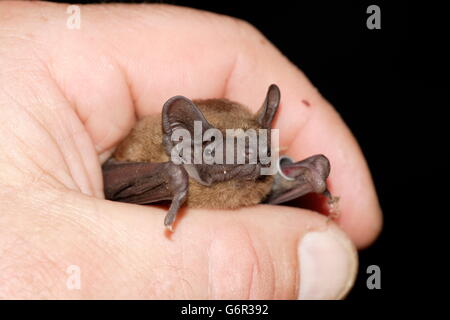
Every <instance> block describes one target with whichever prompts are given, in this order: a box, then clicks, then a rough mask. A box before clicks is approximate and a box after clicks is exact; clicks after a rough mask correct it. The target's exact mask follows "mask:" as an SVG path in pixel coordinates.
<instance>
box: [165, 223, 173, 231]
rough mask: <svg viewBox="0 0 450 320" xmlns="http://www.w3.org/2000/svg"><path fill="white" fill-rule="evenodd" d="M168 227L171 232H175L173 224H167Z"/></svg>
mask: <svg viewBox="0 0 450 320" xmlns="http://www.w3.org/2000/svg"><path fill="white" fill-rule="evenodd" d="M165 227H166V229H167V230H169V231H170V232H173V227H172V225H171V224H169V225H165Z"/></svg>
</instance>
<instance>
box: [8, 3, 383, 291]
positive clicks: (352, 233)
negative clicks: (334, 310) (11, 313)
mask: <svg viewBox="0 0 450 320" xmlns="http://www.w3.org/2000/svg"><path fill="white" fill-rule="evenodd" d="M80 7H81V28H80V29H79V30H77V29H75V30H71V29H69V28H67V27H66V20H67V17H68V14H67V13H66V9H67V5H64V4H51V3H29V2H24V3H22V2H2V3H0V21H1V25H0V43H1V45H0V70H1V73H0V83H1V86H2V87H1V89H0V110H1V112H2V119H1V121H0V136H1V137H2V139H1V140H0V185H1V187H0V207H1V215H0V221H1V222H0V223H1V225H2V228H1V231H0V253H1V260H0V270H1V272H0V297H2V298H149V299H153V298H162V299H172V298H181V299H185V298H186V299H202V298H233V299H239V298H241V299H246V298H251V299H270V298H277V299H286V298H289V299H292V298H297V297H300V298H306V299H308V298H310V299H313V298H330V299H332V298H341V297H343V296H345V294H346V293H347V292H348V290H349V289H350V288H351V286H352V284H353V281H354V277H355V275H356V269H357V256H356V251H355V249H354V247H353V244H354V245H356V247H359V248H361V247H365V246H367V245H369V244H370V243H371V242H372V241H373V240H374V239H375V238H376V236H377V234H378V233H379V230H380V228H381V212H380V209H379V205H378V200H377V197H376V194H375V191H374V187H373V183H372V181H371V177H370V174H369V171H368V169H367V166H366V163H365V160H364V158H363V155H362V153H361V151H360V149H359V147H358V145H357V143H356V141H355V139H354V138H353V136H352V135H351V133H350V131H349V130H348V128H347V127H346V126H345V124H344V123H343V121H342V120H341V119H340V117H339V116H338V114H337V113H336V112H335V111H334V109H333V108H332V107H331V106H330V105H329V103H328V102H326V101H325V100H324V99H323V98H322V97H321V96H320V94H319V93H318V92H317V90H316V89H315V88H314V87H313V86H312V85H311V84H310V82H309V81H308V80H307V79H306V77H305V76H304V75H303V74H302V73H301V72H300V71H299V70H298V69H297V68H296V67H295V66H294V65H292V64H291V63H290V62H289V61H288V60H287V59H286V58H285V57H283V56H282V55H281V53H280V52H279V51H277V49H276V48H274V47H273V45H271V44H270V43H269V42H268V41H267V39H265V38H264V37H263V36H262V35H261V34H260V33H259V32H258V31H256V30H255V29H254V28H253V27H252V26H250V25H248V24H247V23H245V22H242V21H239V20H236V19H233V18H229V17H224V16H219V15H215V14H211V13H206V12H201V11H196V10H192V9H186V8H178V7H172V6H166V5H135V6H130V5H96V6H80ZM270 83H277V84H278V86H279V87H280V88H281V91H282V100H281V107H280V110H279V114H278V116H277V118H276V121H275V124H274V127H275V128H280V140H281V141H280V144H281V146H286V147H287V148H288V149H287V154H288V155H290V156H291V157H292V158H295V159H302V158H305V157H307V156H309V155H311V154H316V153H323V154H325V155H326V156H327V157H328V158H329V159H330V162H331V164H332V171H331V174H330V178H329V181H330V185H331V191H332V192H333V193H334V194H335V195H338V196H340V197H341V200H340V203H339V205H340V210H341V215H340V218H339V220H338V224H339V226H337V225H335V224H334V223H327V222H326V217H324V216H322V215H320V214H318V213H316V212H313V211H309V210H305V209H299V208H292V207H285V206H269V205H260V206H256V207H251V208H243V209H240V210H237V211H225V210H221V211H219V210H214V212H212V210H194V209H188V210H185V213H184V214H183V215H182V217H181V219H179V220H180V221H179V223H178V224H177V227H176V231H175V233H174V234H173V235H171V236H170V237H168V236H167V235H166V233H165V231H164V228H163V219H164V216H165V209H162V208H159V207H157V206H138V205H131V204H124V203H116V202H111V201H106V200H104V199H103V192H102V188H103V187H102V175H101V168H100V165H101V162H102V161H104V160H105V159H106V158H107V157H108V156H109V155H110V154H111V151H112V150H113V148H114V147H115V146H116V145H117V144H118V142H119V141H121V139H123V138H124V137H125V136H126V134H127V133H128V132H129V130H130V129H131V128H132V126H133V124H134V123H135V121H136V119H137V118H140V117H142V116H144V115H147V114H149V113H157V112H160V111H161V107H162V105H163V103H164V102H165V101H166V100H167V98H169V97H171V96H174V95H178V94H182V95H185V96H187V97H190V98H208V97H227V98H229V99H231V100H235V101H239V102H241V103H243V104H245V105H247V106H249V107H250V108H253V109H254V110H256V109H257V108H258V107H259V105H260V104H261V101H260V100H261V96H262V94H263V93H264V92H265V90H266V89H267V87H268V85H269V84H270ZM302 100H306V101H308V102H309V104H310V106H306V105H305V104H304V103H302ZM352 243H353V244H352ZM71 265H75V266H78V267H79V268H80V270H81V288H80V290H69V289H68V287H67V279H68V277H69V275H68V274H67V273H66V270H67V268H68V267H69V266H71Z"/></svg>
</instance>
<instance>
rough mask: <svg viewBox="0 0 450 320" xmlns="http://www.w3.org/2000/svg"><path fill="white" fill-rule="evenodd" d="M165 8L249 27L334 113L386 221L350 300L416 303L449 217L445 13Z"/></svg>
mask: <svg viewBox="0 0 450 320" xmlns="http://www.w3.org/2000/svg"><path fill="white" fill-rule="evenodd" d="M85 2H95V1H85ZM102 2H109V1H102ZM121 2H125V1H121ZM135 2H146V1H135ZM162 2H163V3H168V4H176V5H183V6H189V7H194V8H199V9H203V10H208V11H213V12H217V13H222V14H226V15H231V16H235V17H238V18H241V19H244V20H247V21H249V22H250V23H252V24H253V25H255V26H256V27H257V28H258V29H259V30H260V31H261V32H262V33H264V34H265V36H266V37H267V38H268V39H269V40H270V41H272V42H273V43H274V44H275V45H276V46H277V47H278V48H279V49H280V50H281V51H282V52H283V53H284V54H285V55H286V56H287V57H288V58H289V59H290V60H291V61H292V62H293V63H294V64H296V65H297V66H298V67H299V68H300V69H302V70H303V71H304V72H305V73H306V75H307V76H308V77H309V78H310V80H311V81H312V82H313V84H314V85H315V86H316V87H317V88H318V89H319V91H320V92H321V93H322V95H323V96H324V97H325V98H326V99H328V100H329V101H330V102H331V103H332V104H333V105H334V107H335V108H336V109H337V110H338V112H339V113H340V114H341V115H342V117H343V119H344V120H345V122H346V123H347V124H348V126H349V127H350V128H351V130H352V131H353V133H354V135H355V136H356V138H357V139H358V141H359V143H360V145H361V147H362V149H363V152H364V154H365V156H366V158H367V160H368V163H369V166H370V169H371V172H372V175H373V178H374V181H375V185H376V189H377V192H378V195H379V198H380V202H381V206H382V209H383V212H384V228H383V231H382V234H381V235H380V237H379V239H378V240H377V241H376V242H375V243H374V244H373V245H372V246H371V247H370V248H368V249H365V250H363V251H361V252H360V271H359V276H358V279H357V281H356V284H355V287H354V289H353V290H352V291H351V293H350V294H349V296H348V300H366V301H367V300H369V301H371V300H372V299H386V298H394V299H396V298H399V297H400V296H402V295H409V294H411V293H413V294H415V291H414V288H415V287H416V283H421V282H424V281H426V279H423V278H421V273H420V272H418V271H419V270H418V269H420V268H421V266H420V265H419V260H422V259H431V262H432V263H434V261H435V258H434V257H433V256H432V254H431V251H430V250H429V244H425V243H423V242H422V240H423V234H424V233H427V238H428V240H431V241H430V243H433V242H437V241H440V239H439V237H440V236H439V234H438V233H437V232H436V233H434V232H428V231H430V230H431V228H434V227H435V226H433V227H432V226H431V223H430V221H431V220H432V219H433V217H435V216H436V215H438V214H442V210H439V209H438V208H437V206H436V204H439V203H440V202H443V200H445V193H446V190H445V189H441V187H439V184H438V183H437V181H439V180H444V178H443V174H444V173H445V170H444V169H445V167H446V166H447V165H448V163H449V161H448V156H447V155H446V154H445V153H444V152H445V147H446V145H445V144H443V141H444V137H445V131H446V130H445V125H444V121H445V118H444V116H443V112H444V110H445V109H446V108H447V107H448V84H447V82H444V79H445V78H444V77H441V76H440V75H445V74H446V73H445V71H446V66H444V64H443V63H442V61H443V59H442V58H443V57H446V53H445V52H444V51H443V46H441V48H439V44H443V43H444V42H446V41H447V42H448V35H446V37H443V36H441V33H440V30H439V28H440V26H441V25H440V23H441V22H442V20H440V19H439V17H435V16H436V14H437V13H439V11H443V9H442V8H439V6H436V5H428V6H425V5H421V6H420V7H417V6H414V5H413V4H412V3H410V2H406V1H391V2H389V3H387V2H381V1H370V2H367V1H360V2H354V1H327V2H325V1H284V2H283V1H276V2H273V1H271V2H267V3H263V2H262V1H258V2H252V3H249V2H246V1H205V2H201V1H162ZM393 2H395V3H393ZM78 3H80V2H78ZM371 4H376V5H378V6H379V7H380V8H381V30H369V29H367V27H366V19H367V17H368V14H367V13H366V8H367V7H368V6H369V5H371ZM416 10H418V11H419V16H418V18H417V17H415V18H414V19H413V18H412V11H416ZM443 12H444V11H443ZM429 14H432V15H433V17H431V18H430V15H429ZM443 18H445V17H443ZM413 27H414V29H417V31H416V30H414V31H413ZM419 38H421V40H419ZM435 40H437V41H436V42H434V41H435ZM435 43H438V47H436V46H435ZM440 140H442V142H441V141H440ZM443 146H445V147H444V148H443ZM443 149H444V150H443ZM361 210H364V208H361ZM433 220H434V219H433ZM422 247H423V250H422ZM419 248H420V249H421V252H420V257H419V256H418V255H417V254H416V250H418V249H419ZM372 264H375V265H378V266H380V268H381V287H382V289H381V290H368V289H367V287H366V279H367V274H366V268H367V267H368V266H369V265H372ZM422 277H423V275H422Z"/></svg>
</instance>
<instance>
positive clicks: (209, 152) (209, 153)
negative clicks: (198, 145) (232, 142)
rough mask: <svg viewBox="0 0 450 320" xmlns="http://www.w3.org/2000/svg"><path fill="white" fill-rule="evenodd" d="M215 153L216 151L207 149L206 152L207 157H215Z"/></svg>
mask: <svg viewBox="0 0 450 320" xmlns="http://www.w3.org/2000/svg"><path fill="white" fill-rule="evenodd" d="M215 154H216V153H215V151H214V150H211V149H206V150H205V155H206V156H207V157H214V156H215Z"/></svg>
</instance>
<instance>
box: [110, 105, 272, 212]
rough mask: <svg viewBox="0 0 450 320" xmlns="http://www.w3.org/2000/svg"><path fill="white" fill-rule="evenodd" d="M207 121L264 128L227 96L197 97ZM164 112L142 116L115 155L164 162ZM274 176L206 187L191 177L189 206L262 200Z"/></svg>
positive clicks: (234, 205) (213, 206)
mask: <svg viewBox="0 0 450 320" xmlns="http://www.w3.org/2000/svg"><path fill="white" fill-rule="evenodd" d="M194 103H195V104H196V105H197V106H198V107H199V109H200V110H201V111H202V113H203V115H204V116H205V118H206V119H207V120H208V122H209V123H210V124H211V125H213V126H214V127H216V128H218V129H219V130H223V134H225V131H224V130H225V129H237V128H242V129H244V130H247V129H250V128H252V129H258V128H261V127H260V125H259V124H258V122H257V121H256V120H255V116H254V115H253V114H252V113H251V112H250V111H249V110H248V109H247V108H246V107H244V106H242V105H240V104H238V103H235V102H231V101H229V100H226V99H209V100H195V101H194ZM162 136H163V132H162V126H161V115H160V114H159V115H151V116H147V117H145V118H143V119H141V120H140V121H139V122H138V123H137V124H136V126H135V127H134V128H133V130H132V131H131V133H130V134H129V135H128V137H127V138H125V140H124V141H122V143H121V144H119V146H118V147H117V149H116V151H115V153H114V157H115V158H116V159H117V160H120V161H139V162H165V161H169V157H168V156H167V154H166V153H165V151H164V148H163V146H162ZM272 183H273V177H272V176H261V177H259V178H258V179H257V180H256V181H255V180H230V181H225V182H219V183H215V184H213V185H212V186H210V187H206V186H203V185H201V184H199V183H197V182H196V181H194V180H193V179H189V191H188V199H187V202H186V203H187V205H188V206H190V207H197V208H211V209H235V208H239V207H242V206H250V205H255V204H257V203H260V202H261V200H262V199H263V198H264V197H265V196H266V195H267V194H268V193H269V192H270V190H271V187H272Z"/></svg>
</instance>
